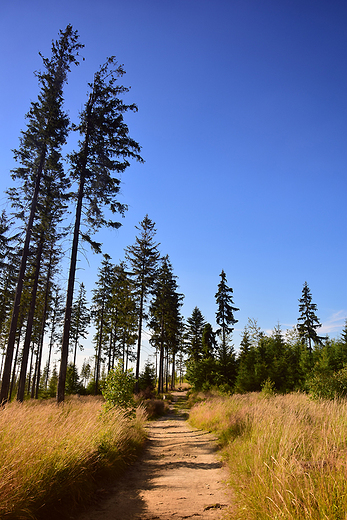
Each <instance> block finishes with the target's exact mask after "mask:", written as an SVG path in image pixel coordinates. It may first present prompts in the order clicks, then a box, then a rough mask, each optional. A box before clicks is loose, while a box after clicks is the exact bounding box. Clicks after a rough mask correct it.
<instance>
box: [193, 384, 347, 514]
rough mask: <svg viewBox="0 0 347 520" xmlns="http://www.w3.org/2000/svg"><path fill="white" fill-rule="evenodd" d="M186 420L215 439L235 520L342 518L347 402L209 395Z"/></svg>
mask: <svg viewBox="0 0 347 520" xmlns="http://www.w3.org/2000/svg"><path fill="white" fill-rule="evenodd" d="M189 420H190V423H191V424H192V425H193V426H195V427H198V428H202V429H205V430H209V431H213V432H215V433H216V434H217V436H218V438H219V441H220V443H221V445H222V457H223V459H224V460H225V462H226V463H227V465H228V469H229V474H230V480H229V484H230V492H231V493H232V501H233V503H234V504H235V508H234V511H233V515H232V517H230V518H232V519H233V520H279V519H281V520H301V519H302V520H303V519H305V520H308V519H309V520H323V519H326V520H342V519H343V520H345V519H346V518H347V401H346V400H342V399H341V400H334V401H317V400H315V401H314V400H311V399H310V398H309V397H308V396H307V395H305V394H301V393H295V394H287V395H270V396H264V395H263V394H262V393H249V394H244V395H232V396H224V397H223V396H211V397H210V398H208V399H207V400H203V401H202V402H200V403H198V404H196V405H195V406H194V407H193V408H192V410H191V413H190V419H189Z"/></svg>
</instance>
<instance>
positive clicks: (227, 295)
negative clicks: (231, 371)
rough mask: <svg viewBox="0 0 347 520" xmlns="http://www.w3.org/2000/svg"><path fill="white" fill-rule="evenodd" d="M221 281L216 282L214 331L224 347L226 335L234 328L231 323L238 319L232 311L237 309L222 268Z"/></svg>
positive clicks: (233, 323)
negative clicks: (215, 325)
mask: <svg viewBox="0 0 347 520" xmlns="http://www.w3.org/2000/svg"><path fill="white" fill-rule="evenodd" d="M219 276H220V277H221V281H220V282H219V284H218V291H217V293H216V294H215V298H216V302H217V307H218V310H217V312H216V322H217V324H218V325H219V328H218V329H217V331H216V333H217V335H218V336H220V337H221V340H222V348H225V347H226V344H227V339H228V336H229V335H230V334H231V333H232V331H233V330H234V327H233V325H235V323H237V321H238V320H236V319H235V318H234V312H236V311H239V310H240V309H238V308H237V307H233V303H234V302H233V290H232V288H231V287H228V286H227V278H226V274H225V272H224V271H223V270H222V272H221V274H220V275H219Z"/></svg>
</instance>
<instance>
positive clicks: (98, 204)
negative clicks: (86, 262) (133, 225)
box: [57, 57, 143, 403]
mask: <svg viewBox="0 0 347 520" xmlns="http://www.w3.org/2000/svg"><path fill="white" fill-rule="evenodd" d="M124 74H125V71H124V69H123V68H122V66H119V65H118V64H117V61H116V59H115V58H114V57H111V58H108V60H107V61H106V63H105V64H104V65H102V66H101V67H100V69H99V70H98V72H97V73H96V74H95V76H94V81H93V83H90V84H89V87H90V88H91V93H90V95H89V99H88V101H87V103H86V105H85V108H84V110H83V111H82V113H81V118H80V124H79V125H78V126H76V127H75V128H76V130H77V131H78V132H79V133H80V135H81V140H80V141H79V150H78V151H77V152H75V153H73V154H71V156H70V162H71V176H72V178H73V179H74V180H75V181H76V182H78V192H77V194H76V201H77V202H76V217H75V226H74V235H73V242H72V249H71V259H70V270H69V279H68V288H67V296H66V311H65V319H64V331H63V339H62V348H61V363H60V372H59V382H58V392H57V401H58V403H60V402H61V401H63V400H64V395H65V379H66V370H67V360H68V346H69V334H70V323H71V309H72V300H73V292H74V283H75V273H76V264H77V253H78V243H79V237H80V234H81V235H82V236H83V238H84V239H85V240H87V241H88V242H89V243H90V244H91V245H92V246H94V247H95V248H96V249H99V250H100V244H97V243H96V242H93V240H92V239H91V237H90V233H91V232H95V231H96V230H98V229H99V228H100V227H103V226H107V227H111V228H114V229H116V228H118V227H119V226H120V223H119V222H115V221H114V220H113V219H107V218H106V217H105V214H104V208H105V207H106V208H108V209H109V210H110V211H111V213H112V214H115V213H117V212H118V213H120V214H122V215H123V214H124V211H125V210H126V206H125V205H123V204H120V203H119V202H118V200H117V199H118V194H119V190H120V179H119V176H120V175H121V174H122V172H124V171H125V170H126V168H127V167H128V166H130V163H129V158H133V159H136V160H137V161H140V162H143V159H142V158H141V156H140V155H139V153H140V146H139V144H138V143H137V142H136V141H134V140H133V139H132V138H131V137H130V136H129V129H128V127H127V125H126V124H125V121H124V114H125V113H126V112H128V111H129V110H130V111H133V112H134V111H137V106H136V105H135V104H131V105H126V104H124V103H123V101H122V99H120V97H119V96H121V95H122V94H124V93H126V92H128V90H129V89H128V88H126V87H124V86H122V85H118V84H117V81H118V79H119V78H121V77H122V76H123V75H124ZM83 207H84V214H85V223H86V224H87V226H88V228H89V229H88V231H87V232H86V233H81V218H82V208H83Z"/></svg>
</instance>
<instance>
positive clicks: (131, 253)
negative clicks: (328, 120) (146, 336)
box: [125, 215, 160, 391]
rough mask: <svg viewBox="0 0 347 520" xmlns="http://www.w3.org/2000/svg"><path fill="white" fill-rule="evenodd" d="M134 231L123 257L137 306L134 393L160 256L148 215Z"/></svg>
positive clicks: (152, 224) (154, 232)
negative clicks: (151, 293) (135, 232)
mask: <svg viewBox="0 0 347 520" xmlns="http://www.w3.org/2000/svg"><path fill="white" fill-rule="evenodd" d="M136 229H137V230H138V231H139V232H140V234H139V236H137V237H136V239H135V244H134V245H132V246H129V247H127V249H126V250H125V256H126V259H127V260H128V262H129V264H130V275H131V277H132V279H133V282H134V287H135V294H136V298H137V304H138V336H137V355H136V370H135V379H136V391H138V379H139V375H140V355H141V340H142V326H143V321H144V319H145V317H146V313H145V304H146V302H147V298H148V295H149V293H150V291H151V290H152V288H153V285H154V282H155V278H156V274H157V265H158V260H159V256H160V255H159V251H158V246H159V244H157V243H155V241H154V237H155V234H156V229H155V223H154V222H152V220H151V219H150V218H149V217H148V215H146V216H145V218H144V219H143V220H142V222H140V224H139V227H137V226H136Z"/></svg>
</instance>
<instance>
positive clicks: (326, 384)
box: [307, 367, 347, 399]
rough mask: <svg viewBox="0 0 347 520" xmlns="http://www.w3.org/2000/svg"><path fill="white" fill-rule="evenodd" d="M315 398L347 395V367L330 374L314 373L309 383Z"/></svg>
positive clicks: (310, 391) (310, 390) (332, 397)
mask: <svg viewBox="0 0 347 520" xmlns="http://www.w3.org/2000/svg"><path fill="white" fill-rule="evenodd" d="M307 386H308V389H309V393H310V395H311V397H313V398H314V399H335V398H337V397H346V396H347V367H344V368H342V369H341V370H339V371H338V372H333V373H330V374H326V373H321V374H316V375H314V376H313V377H312V378H311V379H310V380H309V381H308V383H307Z"/></svg>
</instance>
